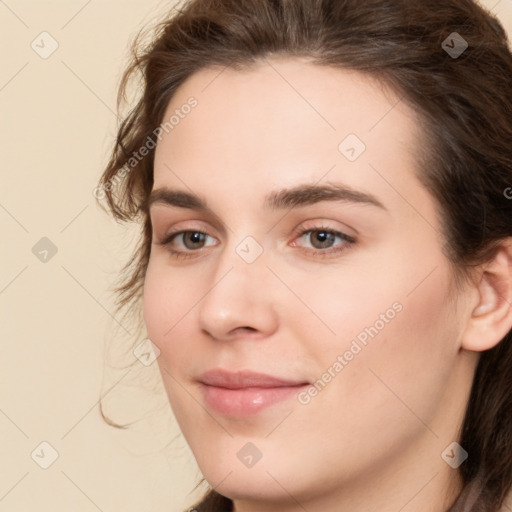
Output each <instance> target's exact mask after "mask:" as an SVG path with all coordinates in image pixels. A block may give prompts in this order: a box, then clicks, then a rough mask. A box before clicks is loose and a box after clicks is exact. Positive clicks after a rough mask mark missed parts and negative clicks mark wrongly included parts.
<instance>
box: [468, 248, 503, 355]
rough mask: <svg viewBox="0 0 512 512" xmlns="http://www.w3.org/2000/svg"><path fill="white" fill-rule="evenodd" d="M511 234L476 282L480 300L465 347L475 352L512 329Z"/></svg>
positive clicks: (469, 324) (469, 323) (469, 328)
mask: <svg viewBox="0 0 512 512" xmlns="http://www.w3.org/2000/svg"><path fill="white" fill-rule="evenodd" d="M511 242H512V238H507V239H506V240H505V241H503V242H502V244H501V245H500V246H499V248H498V249H497V250H496V252H495V254H494V256H493V257H492V259H491V260H490V261H488V262H487V263H485V264H483V265H482V271H481V273H480V281H479V282H478V283H475V285H474V286H475V288H476V291H477V296H478V303H477V304H476V305H474V306H473V310H472V311H471V316H470V318H469V319H468V322H467V325H466V330H465V332H464V335H463V337H462V348H464V349H466V350H471V351H475V352H482V351H484V350H489V349H491V348H493V347H494V346H496V345H497V344H498V343H499V342H500V341H501V340H502V339H503V338H504V337H505V336H506V335H507V333H508V332H509V331H510V330H511V329H512V243H511Z"/></svg>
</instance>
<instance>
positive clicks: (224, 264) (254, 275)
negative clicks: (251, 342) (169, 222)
mask: <svg viewBox="0 0 512 512" xmlns="http://www.w3.org/2000/svg"><path fill="white" fill-rule="evenodd" d="M226 249H227V248H226ZM224 252H225V254H222V255H221V256H219V260H218V264H217V265H216V267H215V269H214V270H213V271H212V274H211V276H212V277H211V279H210V281H209V282H208V285H207V286H206V287H205V289H206V292H205V295H204V297H203V300H202V301H201V302H200V304H199V305H198V314H199V326H200V328H201V329H202V330H203V331H204V332H206V333H207V334H209V335H210V336H211V337H213V338H215V339H217V340H231V339H234V338H236V337H237V336H241V335H243V336H247V335H249V334H250V335H251V336H252V337H254V336H256V337H266V336H270V335H271V334H272V333H273V332H274V331H275V330H276V329H277V324H278V319H277V313H276V308H275V306H276V304H275V296H274V295H273V293H272V283H271V278H272V277H273V276H272V273H271V272H270V271H269V270H268V268H267V267H266V265H265V258H264V254H263V255H262V256H260V257H259V258H258V259H257V260H256V261H254V262H252V263H247V262H246V261H244V260H243V259H242V258H240V256H239V255H238V254H237V253H236V252H235V250H234V249H232V250H225V251H224ZM273 287H274V289H275V282H274V283H273Z"/></svg>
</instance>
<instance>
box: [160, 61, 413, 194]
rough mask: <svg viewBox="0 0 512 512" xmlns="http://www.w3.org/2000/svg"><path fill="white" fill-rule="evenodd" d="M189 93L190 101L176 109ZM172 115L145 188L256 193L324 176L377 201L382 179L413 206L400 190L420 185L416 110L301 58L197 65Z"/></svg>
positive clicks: (378, 88) (360, 78)
mask: <svg viewBox="0 0 512 512" xmlns="http://www.w3.org/2000/svg"><path fill="white" fill-rule="evenodd" d="M191 97H193V98H194V99H195V100H196V101H197V105H196V106H195V107H194V108H192V109H189V108H185V109H183V106H184V105H185V104H187V102H188V101H189V100H190V98H191ZM185 112H187V113H185ZM173 115H174V117H175V121H176V120H177V117H176V116H177V115H179V122H177V123H176V124H174V123H173V124H174V125H173V127H172V129H170V130H169V131H168V132H162V138H161V140H160V141H159V142H158V144H157V148H156V154H155V167H154V178H155V179H154V188H158V187H160V186H180V187H181V188H184V187H188V188H193V189H195V191H197V192H200V193H203V192H206V193H207V191H208V190H212V189H214V188H216V187H219V183H223V185H224V188H225V189H226V190H227V189H229V188H231V190H232V191H233V192H237V191H238V194H240V193H241V192H242V191H243V189H244V188H248V187H249V188H251V189H252V191H253V192H254V193H256V192H257V191H260V190H263V189H264V188H266V189H269V188H275V187H276V186H279V187H284V186H293V185H294V184H296V183H297V181H300V182H304V181H318V180H321V179H322V177H327V179H329V180H331V181H342V182H344V183H347V184H349V185H350V186H352V187H354V188H358V189H362V190H367V191H370V190H372V191H373V192H375V193H377V194H378V193H379V192H380V193H384V194H386V195H389V193H390V190H389V187H390V183H398V182H400V183H402V184H403V183H405V185H403V186H404V187H406V188H408V190H407V191H405V190H404V192H405V193H406V194H407V195H409V197H410V200H412V201H414V197H413V196H414V194H417V193H422V192H421V191H418V190H416V191H413V190H409V189H410V188H411V187H412V188H414V187H416V188H418V187H420V184H419V182H417V181H416V180H415V178H414V175H413V170H414V169H415V168H416V166H417V161H416V158H415V155H414V150H415V148H416V147H418V145H419V144H421V136H422V134H421V131H420V129H419V122H418V119H417V117H416V114H415V112H414V111H413V110H412V109H411V108H410V107H409V106H408V105H407V104H406V103H405V102H403V101H401V99H400V98H399V97H398V96H397V95H396V94H394V93H393V92H392V91H391V90H390V89H388V88H385V87H384V86H383V85H382V84H381V83H379V82H378V81H377V80H375V79H373V78H371V77H370V76H367V75H363V74H361V73H359V72H355V71H352V70H343V69H338V68H332V67H325V66H318V65H315V64H312V63H311V62H308V61H307V60H305V59H300V58H295V59H291V58H286V59H285V58H273V59H271V60H268V61H264V62H259V63H258V64H256V65H253V66H250V67H248V68H246V69H243V70H235V69H232V68H218V67H216V68H207V69H202V70H200V71H198V72H196V73H195V74H193V75H192V76H191V77H189V79H188V80H186V81H185V82H184V83H183V84H182V85H181V87H180V88H179V89H178V91H177V92H176V93H175V95H174V96H173V98H172V100H171V102H170V103H169V105H168V107H167V110H166V112H165V114H164V119H163V122H165V121H166V120H168V119H170V118H171V116H173ZM354 157H356V158H354ZM170 170H172V171H173V172H170ZM386 182H387V183H386ZM406 182H408V183H406ZM198 188H199V189H200V190H197V189H198ZM386 189H387V190H386ZM395 195H396V193H395ZM395 199H396V198H395Z"/></svg>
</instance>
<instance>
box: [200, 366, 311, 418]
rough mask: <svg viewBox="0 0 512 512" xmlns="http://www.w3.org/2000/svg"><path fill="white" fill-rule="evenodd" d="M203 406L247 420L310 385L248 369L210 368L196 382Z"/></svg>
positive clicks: (302, 381) (301, 381) (224, 414)
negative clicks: (232, 370)
mask: <svg viewBox="0 0 512 512" xmlns="http://www.w3.org/2000/svg"><path fill="white" fill-rule="evenodd" d="M198 380H199V382H200V383H201V391H202V393H203V398H204V401H205V402H206V405H207V406H208V407H209V408H210V409H212V410H213V411H215V412H217V413H219V414H222V415H223V416H230V417H247V416H252V415H255V414H257V413H258V412H260V411H262V410H263V409H265V408H267V407H270V406H271V405H274V404H277V403H279V402H283V401H285V400H288V399H290V398H292V397H293V396H296V395H297V394H298V393H300V392H301V391H303V390H304V389H305V388H306V387H308V386H309V385H310V383H309V382H306V381H304V380H289V379H283V378H279V377H274V376H272V375H267V374H263V373H257V372H253V371H249V370H243V371H239V372H229V371H226V370H223V369H220V368H218V369H213V370H210V371H208V372H206V373H204V374H203V375H202V376H201V377H200V378H199V379H198Z"/></svg>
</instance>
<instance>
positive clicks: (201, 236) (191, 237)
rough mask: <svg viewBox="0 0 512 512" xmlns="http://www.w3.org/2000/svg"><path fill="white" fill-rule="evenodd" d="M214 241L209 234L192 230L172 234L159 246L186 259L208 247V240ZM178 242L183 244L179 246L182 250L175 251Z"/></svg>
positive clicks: (159, 243)
mask: <svg viewBox="0 0 512 512" xmlns="http://www.w3.org/2000/svg"><path fill="white" fill-rule="evenodd" d="M208 238H210V239H213V237H211V236H210V235H208V233H204V232H203V231H197V230H190V231H178V232H176V233H171V234H170V235H168V236H167V237H166V238H165V239H164V240H162V241H161V242H157V243H158V245H163V246H166V247H167V249H168V250H169V252H170V253H171V254H172V255H173V256H175V257H177V258H186V257H189V256H191V254H189V253H191V252H196V251H198V249H202V248H203V247H207V246H208V245H215V243H213V244H211V243H210V244H207V243H206V241H207V239H208ZM176 242H181V243H179V244H178V246H179V247H180V249H178V250H177V249H175V248H174V247H173V246H175V245H176Z"/></svg>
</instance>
